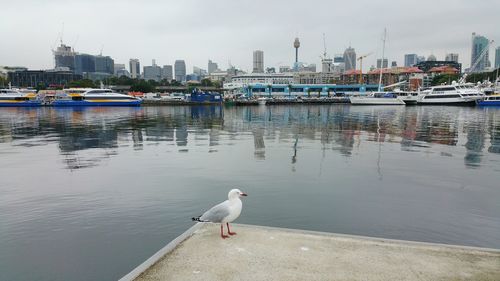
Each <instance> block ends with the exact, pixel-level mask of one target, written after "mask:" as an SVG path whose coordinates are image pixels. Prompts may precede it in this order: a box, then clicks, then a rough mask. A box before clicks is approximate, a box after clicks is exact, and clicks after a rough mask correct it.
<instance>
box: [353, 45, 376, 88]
mask: <svg viewBox="0 0 500 281" xmlns="http://www.w3.org/2000/svg"><path fill="white" fill-rule="evenodd" d="M371 54H373V52H371V53H368V54H366V55H362V56H359V57H358V58H357V60H359V81H358V82H359V84H363V59H364V58H366V57H367V56H369V55H371Z"/></svg>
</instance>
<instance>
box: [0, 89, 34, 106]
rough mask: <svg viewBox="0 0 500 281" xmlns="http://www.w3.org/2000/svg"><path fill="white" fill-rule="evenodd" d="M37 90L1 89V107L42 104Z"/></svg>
mask: <svg viewBox="0 0 500 281" xmlns="http://www.w3.org/2000/svg"><path fill="white" fill-rule="evenodd" d="M40 105H42V102H41V101H40V100H39V99H38V97H37V94H36V92H33V91H23V92H21V91H19V90H14V89H0V107H2V106H9V107H12V106H40Z"/></svg>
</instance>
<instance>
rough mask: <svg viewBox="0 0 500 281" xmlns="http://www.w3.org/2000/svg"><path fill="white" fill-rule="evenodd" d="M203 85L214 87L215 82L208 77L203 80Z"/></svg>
mask: <svg viewBox="0 0 500 281" xmlns="http://www.w3.org/2000/svg"><path fill="white" fill-rule="evenodd" d="M201 86H203V87H213V86H214V83H213V82H212V80H210V79H208V78H205V79H202V80H201Z"/></svg>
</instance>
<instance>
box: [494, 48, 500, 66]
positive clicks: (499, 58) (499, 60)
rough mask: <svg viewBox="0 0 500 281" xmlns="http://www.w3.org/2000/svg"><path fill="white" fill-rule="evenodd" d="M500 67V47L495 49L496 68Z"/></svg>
mask: <svg viewBox="0 0 500 281" xmlns="http://www.w3.org/2000/svg"><path fill="white" fill-rule="evenodd" d="M499 67H500V46H499V47H497V48H496V49H495V68H499Z"/></svg>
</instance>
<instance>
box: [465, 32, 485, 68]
mask: <svg viewBox="0 0 500 281" xmlns="http://www.w3.org/2000/svg"><path fill="white" fill-rule="evenodd" d="M488 46H489V43H488V38H486V37H484V36H481V35H479V34H476V33H475V32H473V33H472V49H471V59H470V67H471V69H470V71H471V72H479V71H484V70H485V69H486V68H488V67H490V60H489V51H488V49H487V47H488Z"/></svg>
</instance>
